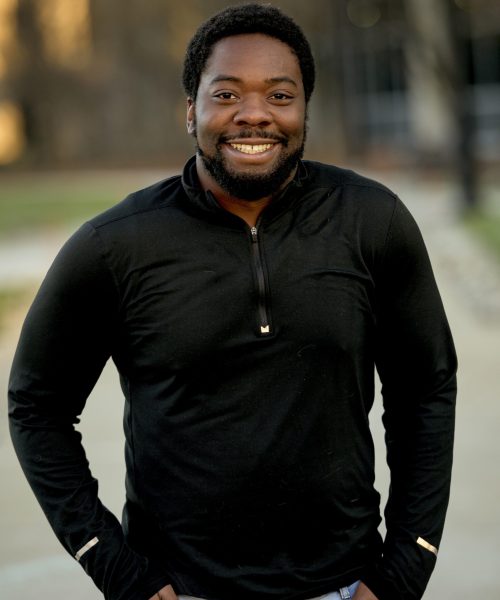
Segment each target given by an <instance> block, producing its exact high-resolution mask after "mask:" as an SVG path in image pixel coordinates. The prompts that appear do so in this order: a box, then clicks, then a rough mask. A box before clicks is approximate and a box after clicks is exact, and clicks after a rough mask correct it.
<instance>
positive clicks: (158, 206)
mask: <svg viewBox="0 0 500 600" xmlns="http://www.w3.org/2000/svg"><path fill="white" fill-rule="evenodd" d="M179 193H182V185H181V176H180V175H175V176H174V177H169V178H168V179H163V180H162V181H158V182H156V183H154V184H152V185H150V186H148V187H145V188H143V189H140V190H137V191H135V192H132V193H131V194H129V195H128V196H127V197H126V198H125V199H124V200H122V201H121V202H119V203H118V204H115V205H114V206H112V207H111V208H109V209H108V210H106V211H104V212H102V213H100V214H99V215H97V216H95V217H93V218H92V219H90V220H89V221H88V224H89V225H90V226H92V227H93V228H94V229H101V228H103V227H106V226H109V225H112V224H114V223H119V222H124V221H131V220H132V221H133V220H135V219H137V218H139V217H140V216H142V217H145V218H147V217H152V218H154V217H155V214H156V213H157V211H158V210H162V209H168V208H170V207H173V206H175V205H176V203H177V200H178V196H179Z"/></svg>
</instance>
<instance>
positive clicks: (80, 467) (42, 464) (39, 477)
mask: <svg viewBox="0 0 500 600" xmlns="http://www.w3.org/2000/svg"><path fill="white" fill-rule="evenodd" d="M117 307H118V295H117V290H116V287H115V285H114V282H113V279H112V277H111V274H110V272H109V270H108V269H107V267H106V263H105V261H104V258H103V255H102V251H101V247H100V243H99V239H98V236H97V234H96V232H95V230H94V229H93V228H92V227H91V226H90V225H86V226H84V227H82V228H81V229H80V230H79V231H78V232H77V233H76V234H75V235H74V236H73V237H72V238H71V239H70V240H69V242H68V243H67V244H66V245H65V247H64V248H63V249H62V251H61V252H60V253H59V255H58V257H57V258H56V260H55V262H54V264H53V265H52V267H51V269H50V270H49V272H48V274H47V277H46V279H45V281H44V283H43V284H42V287H41V289H40V291H39V292H38V294H37V297H36V299H35V301H34V303H33V306H32V307H31V309H30V311H29V313H28V316H27V318H26V321H25V324H24V327H23V330H22V333H21V338H20V341H19V345H18V348H17V351H16V355H15V358H14V363H13V366H12V371H11V377H10V382H9V418H10V430H11V436H12V440H13V443H14V446H15V449H16V452H17V454H18V457H19V460H20V462H21V466H22V468H23V470H24V472H25V474H26V477H27V478H28V481H29V483H30V485H31V487H32V489H33V491H34V493H35V495H36V497H37V499H38V501H39V503H40V505H41V507H42V509H43V510H44V512H45V514H46V516H47V518H48V520H49V522H50V524H51V526H52V528H53V529H54V532H55V533H56V535H57V537H58V538H59V540H60V542H61V543H62V544H63V546H64V548H65V549H66V550H67V551H68V552H69V553H70V554H71V555H72V556H73V557H75V558H76V559H77V560H79V562H80V563H81V565H82V566H83V568H84V569H85V570H86V571H87V573H88V574H89V575H90V576H91V577H92V578H93V580H94V582H95V583H96V585H97V586H98V587H99V588H100V589H101V591H102V592H103V594H104V596H105V597H106V598H107V599H109V600H138V598H143V599H144V600H145V599H147V598H149V596H150V595H151V594H152V593H153V592H154V591H155V590H157V589H159V588H160V587H161V585H164V584H165V583H167V582H166V581H165V578H164V577H163V578H162V577H161V574H160V573H154V572H153V571H154V569H153V568H152V566H151V565H150V564H149V563H148V561H147V559H146V558H144V557H141V556H138V555H137V554H135V553H134V552H133V551H132V550H131V549H130V548H129V547H128V546H127V545H126V543H125V540H124V537H123V533H122V529H121V525H120V523H119V522H118V520H117V519H116V518H115V517H114V515H112V514H111V513H110V512H109V511H108V510H107V509H106V508H105V507H104V506H103V505H102V504H101V502H100V501H99V498H98V490H97V481H96V480H95V479H94V478H93V477H92V475H91V473H90V470H89V466H88V463H87V459H86V456H85V452H84V449H83V447H82V444H81V436H80V434H79V433H78V432H77V431H76V430H75V428H74V425H75V423H78V416H79V415H80V413H81V412H82V410H83V408H84V406H85V402H86V399H87V397H88V395H89V394H90V392H91V390H92V388H93V386H94V384H95V382H96V381H97V379H98V377H99V375H100V373H101V371H102V369H103V367H104V365H105V363H106V361H107V360H108V358H109V356H110V355H111V353H112V351H113V343H114V339H115V331H116V324H117Z"/></svg>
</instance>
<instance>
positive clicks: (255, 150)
mask: <svg viewBox="0 0 500 600" xmlns="http://www.w3.org/2000/svg"><path fill="white" fill-rule="evenodd" d="M230 145H231V147H232V148H234V149H235V150H238V151H239V152H243V154H260V153H261V152H266V150H270V149H271V148H272V147H273V146H274V144H230Z"/></svg>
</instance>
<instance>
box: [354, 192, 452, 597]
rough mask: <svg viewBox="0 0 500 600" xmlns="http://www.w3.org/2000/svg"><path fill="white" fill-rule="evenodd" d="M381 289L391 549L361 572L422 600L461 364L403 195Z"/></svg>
mask: <svg viewBox="0 0 500 600" xmlns="http://www.w3.org/2000/svg"><path fill="white" fill-rule="evenodd" d="M376 286H377V291H376V293H377V325H376V326H377V336H376V337H377V342H376V364H377V370H378V373H379V375H380V379H381V382H382V397H383V405H384V416H383V422H384V427H385V439H386V448H387V463H388V465H389V469H390V475H391V484H390V490H389V499H388V502H387V506H386V508H385V521H386V528H387V534H386V538H385V540H384V546H383V555H382V556H381V558H380V559H379V560H378V561H377V563H376V564H375V565H374V566H373V567H372V568H371V569H370V570H369V571H368V572H367V573H366V575H365V577H364V578H363V579H364V582H365V583H366V585H367V586H368V587H369V588H370V589H371V590H372V591H373V593H374V594H375V595H376V596H377V597H378V598H379V600H417V599H419V598H421V597H422V595H423V593H424V590H425V587H426V585H427V583H428V580H429V578H430V576H431V573H432V570H433V568H434V565H435V561H436V556H437V553H438V548H439V543H440V540H441V535H442V532H443V526H444V520H445V515H446V509H447V505H448V498H449V489H450V480H451V468H452V453H453V435H454V413H455V398H456V366H457V361H456V355H455V350H454V346H453V341H452V337H451V333H450V329H449V326H448V322H447V319H446V316H445V313H444V309H443V305H442V303H441V299H440V296H439V292H438V289H437V287H436V283H435V280H434V276H433V273H432V268H431V265H430V262H429V258H428V255H427V251H426V249H425V246H424V242H423V240H422V237H421V235H420V231H419V229H418V227H417V225H416V223H415V222H414V220H413V218H412V217H411V215H410V214H409V212H408V210H407V209H406V208H405V207H404V205H403V204H402V203H401V202H400V201H399V200H398V201H397V204H396V207H395V210H394V213H393V215H392V222H391V225H390V229H389V232H388V236H387V240H386V244H385V252H384V256H383V260H382V261H381V264H380V268H379V271H378V276H377V283H376Z"/></svg>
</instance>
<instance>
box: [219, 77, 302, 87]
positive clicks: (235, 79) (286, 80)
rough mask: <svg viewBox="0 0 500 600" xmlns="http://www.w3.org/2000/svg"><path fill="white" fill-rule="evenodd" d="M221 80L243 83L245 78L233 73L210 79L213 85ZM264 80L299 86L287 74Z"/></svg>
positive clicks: (269, 82) (268, 82)
mask: <svg viewBox="0 0 500 600" xmlns="http://www.w3.org/2000/svg"><path fill="white" fill-rule="evenodd" d="M221 81H232V82H233V83H243V80H242V79H241V78H239V77H234V76H233V75H217V76H216V77H214V78H213V79H211V80H210V84H211V85H213V84H214V83H219V82H221ZM264 82H265V83H267V84H275V83H290V84H292V85H293V86H295V87H299V86H298V85H297V82H296V81H295V80H294V79H292V78H291V77H287V76H286V75H283V76H281V77H269V78H268V79H265V80H264Z"/></svg>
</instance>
